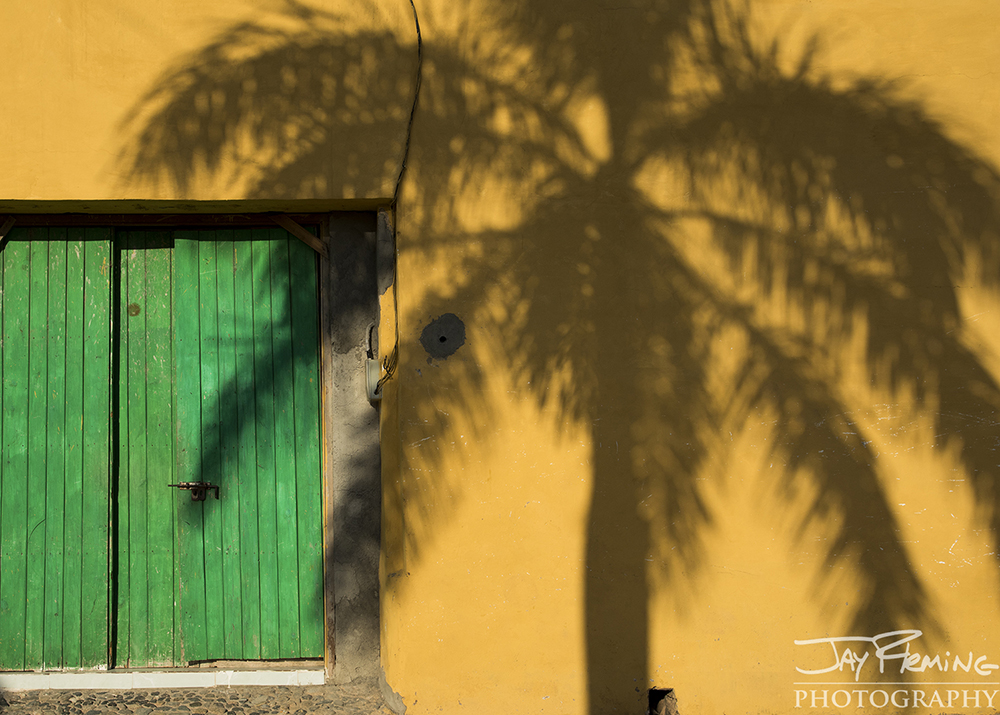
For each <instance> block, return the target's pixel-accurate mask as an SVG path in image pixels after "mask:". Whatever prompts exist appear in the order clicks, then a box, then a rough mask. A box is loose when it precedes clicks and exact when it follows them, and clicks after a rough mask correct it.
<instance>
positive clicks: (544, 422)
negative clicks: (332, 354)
mask: <svg viewBox="0 0 1000 715" xmlns="http://www.w3.org/2000/svg"><path fill="white" fill-rule="evenodd" d="M154 5H155V6H154ZM307 6H308V7H313V8H318V9H319V11H320V12H319V13H318V14H314V15H309V14H308V13H306V14H304V15H299V16H294V15H293V14H292V13H286V14H283V12H282V9H281V6H274V7H273V8H272V7H268V8H266V11H262V10H261V8H260V7H258V5H257V4H256V3H251V2H240V1H237V0H223V1H221V2H218V3H213V4H212V5H211V6H206V5H204V4H203V3H201V4H199V3H193V2H185V1H182V0H170V1H168V2H159V3H156V4H153V3H133V4H131V5H130V6H129V7H128V8H127V9H123V8H120V7H119V6H118V4H115V3H112V2H111V1H110V0H93V1H92V2H91V3H88V4H87V6H86V7H83V6H82V5H81V6H79V7H77V6H73V7H70V4H69V3H61V2H57V0H48V1H47V2H40V3H33V4H31V5H30V6H17V5H11V6H10V7H5V8H4V9H3V10H0V13H2V17H0V19H2V20H3V24H4V27H7V28H10V30H9V36H10V38H11V57H16V58H18V62H17V63H14V64H15V67H16V71H13V72H10V73H7V74H6V75H5V76H3V77H0V88H3V90H4V96H6V97H10V98H12V99H13V101H14V102H15V103H16V106H18V108H19V111H17V112H10V113H4V115H3V116H2V117H0V136H4V137H8V139H7V140H6V141H7V144H8V146H9V149H8V150H7V151H6V152H5V171H4V172H3V173H2V174H0V202H3V204H4V205H5V206H10V207H13V208H18V207H20V208H21V209H22V210H29V209H31V210H45V205H44V204H43V203H41V202H44V201H60V202H70V203H68V204H66V203H62V204H59V206H60V207H66V206H70V207H73V206H76V207H78V208H84V207H85V208H87V209H88V210H93V211H100V210H101V208H100V207H101V204H100V203H99V201H100V200H117V201H122V202H124V204H123V205H124V206H127V207H128V210H142V209H143V207H144V204H143V202H145V201H149V200H162V201H167V202H177V204H178V205H180V204H181V203H182V202H184V201H192V202H193V201H197V200H234V201H243V200H252V201H258V202H265V201H266V202H278V203H272V204H268V206H269V207H271V208H273V207H275V206H277V207H280V206H282V205H283V204H281V203H280V202H282V201H293V200H299V199H301V200H310V201H317V202H319V203H320V205H328V206H330V207H344V206H345V205H350V204H349V203H347V204H345V202H350V201H352V200H359V199H364V200H368V201H378V200H380V199H381V200H388V199H390V198H391V197H392V196H393V195H394V192H395V188H396V187H395V180H396V177H397V175H398V172H399V169H400V161H401V157H402V155H403V153H404V150H405V147H406V143H405V139H406V131H407V120H408V117H409V111H410V107H411V101H412V90H413V80H414V76H415V65H416V46H415V33H414V27H413V25H412V15H411V12H410V6H409V3H408V2H402V1H400V2H393V3H381V4H380V5H379V7H378V9H377V11H376V10H374V9H369V8H368V7H367V6H359V5H358V4H357V3H346V2H345V3H339V2H336V1H335V0H329V1H328V2H323V1H321V0H316V1H315V2H313V3H309V4H307ZM416 7H417V10H418V14H419V16H420V21H421V29H422V31H423V40H424V44H423V60H424V62H423V66H422V79H423V86H422V91H421V96H420V101H419V104H418V106H417V111H416V114H415V118H414V123H413V129H412V135H411V137H410V142H409V147H408V152H409V153H408V168H407V172H406V175H405V180H404V182H403V185H402V187H401V191H400V193H399V204H398V205H397V207H396V214H395V220H396V228H397V230H398V234H397V248H398V258H399V262H398V264H397V266H396V273H395V279H396V280H395V283H394V285H393V286H392V287H391V288H389V289H387V290H386V291H385V292H384V294H383V295H382V298H381V305H382V308H383V324H382V326H381V329H380V331H379V345H380V357H383V358H385V357H388V356H389V355H390V354H391V352H392V346H393V345H394V342H395V338H396V335H397V330H396V323H395V321H396V320H397V317H398V321H399V322H398V335H399V340H400V343H399V352H398V361H397V362H393V361H391V360H390V361H388V362H387V365H392V366H394V375H393V377H392V379H390V380H389V381H388V382H387V383H386V385H385V389H384V398H383V401H382V403H381V410H382V412H381V420H382V435H381V439H382V464H383V494H382V507H383V513H382V527H383V532H382V554H381V558H382V583H381V598H382V610H381V627H382V643H381V646H382V653H381V659H382V665H383V667H384V669H385V677H386V681H387V684H388V687H389V688H391V689H392V690H394V691H395V692H396V693H398V695H399V697H400V699H401V700H400V701H401V703H402V704H405V705H406V707H407V712H408V713H418V714H419V713H423V712H438V711H444V712H451V711H459V710H461V709H464V708H471V709H475V710H476V711H477V712H484V713H491V712H496V713H500V712H504V713H507V712H512V711H513V712H560V713H562V712H568V713H583V712H588V711H590V712H595V713H596V712H605V711H613V710H617V711H623V712H629V711H630V712H640V711H641V709H642V708H643V707H644V706H645V697H646V695H645V694H646V690H647V689H648V688H650V687H653V686H655V687H660V688H675V689H676V694H677V698H678V703H679V707H680V711H681V712H682V713H699V712H704V713H712V712H721V711H725V712H769V711H776V710H777V711H792V710H801V711H802V712H809V711H823V710H827V709H830V708H833V707H844V705H843V703H842V701H843V699H844V697H845V696H844V693H847V694H849V695H850V697H851V698H852V709H856V710H857V711H859V712H866V711H868V712H878V711H882V710H883V709H884V708H883V707H882V706H881V705H880V702H881V698H882V697H883V696H882V695H881V694H879V693H881V692H882V691H883V690H884V692H885V697H886V698H889V699H892V698H895V700H892V706H894V707H902V704H901V699H903V698H906V699H907V706H910V705H916V706H917V707H918V708H920V707H922V706H924V705H926V707H927V708H928V709H930V710H932V711H935V712H937V711H962V712H980V711H983V712H985V711H987V710H989V709H990V707H993V708H995V707H996V703H997V702H998V701H997V698H1000V695H995V696H993V698H994V699H993V703H992V706H991V705H990V703H988V702H987V700H986V695H983V694H982V693H988V694H992V693H993V692H994V690H991V689H990V686H989V685H986V683H992V682H995V681H997V680H998V678H997V677H996V672H997V671H992V670H989V669H987V670H985V671H983V672H985V673H986V675H982V674H981V673H978V672H975V671H974V670H972V671H971V672H969V673H966V672H965V671H964V670H960V671H959V679H958V680H956V674H955V670H954V665H955V662H954V658H955V657H956V655H957V656H961V658H962V659H965V660H963V661H962V662H963V663H965V662H967V660H968V658H969V657H970V656H969V654H970V653H971V654H972V656H974V660H975V659H978V658H980V657H983V658H985V659H984V660H982V661H981V664H992V663H1000V634H998V633H997V629H996V624H997V623H998V622H1000V608H998V604H997V597H996V594H997V587H998V578H997V577H998V569H997V559H996V555H995V554H996V550H997V549H996V531H997V529H998V523H1000V520H998V518H997V514H998V513H1000V505H998V504H997V501H996V494H997V493H1000V489H998V487H997V481H996V480H997V471H996V470H997V467H996V458H995V449H996V446H997V425H996V418H995V410H996V408H997V407H998V406H1000V398H998V390H997V387H996V384H997V380H998V370H1000V360H998V356H1000V344H998V342H997V339H996V336H997V335H1000V331H998V329H997V328H998V323H1000V315H998V313H997V308H998V306H997V302H996V293H995V289H996V283H997V281H996V265H995V263H994V262H993V261H994V260H995V256H994V255H991V254H993V253H995V251H996V248H997V246H996V244H997V242H998V240H1000V239H998V236H1000V230H998V224H1000V219H998V209H997V195H998V190H997V184H998V181H997V175H996V167H997V164H998V161H1000V134H998V132H997V131H996V127H997V126H1000V85H998V84H997V83H996V82H995V81H994V79H993V77H994V73H995V71H996V67H997V66H998V65H1000V46H998V45H997V43H996V42H995V35H996V32H995V28H996V26H997V23H998V21H1000V8H998V7H997V6H996V4H995V3H992V2H989V1H988V0H960V1H958V2H951V3H940V2H933V1H931V0H910V1H908V2H905V3H903V2H899V1H898V0H873V1H872V2H868V3H865V4H864V5H863V6H860V5H859V4H858V3H855V2H847V1H846V0H814V1H813V2H806V1H805V0H780V1H779V0H771V1H767V0H751V2H749V3H748V7H749V12H750V13H751V16H750V19H749V21H748V22H747V23H746V25H745V26H744V25H743V24H741V23H742V19H741V17H740V16H739V15H738V14H737V15H734V16H730V17H722V16H720V15H718V14H716V15H714V16H713V15H712V14H711V13H710V12H709V11H710V9H711V8H715V9H716V10H717V9H718V8H719V7H720V4H712V5H710V4H709V3H708V2H703V1H701V0H692V1H689V2H654V1H652V0H650V2H639V1H638V0H637V1H636V2H635V3H628V2H626V3H621V2H616V3H604V2H596V1H595V2H590V3H568V2H559V1H553V0H548V1H547V2H544V3H543V2H528V1H527V0H519V1H515V2H511V1H510V0H505V2H502V3H501V2H489V1H486V0H484V1H482V2H475V1H474V0H469V1H468V2H457V3H456V2H454V1H453V0H449V1H447V2H445V0H427V1H426V2H420V1H418V2H416ZM713 17H714V19H715V20H717V21H718V24H717V25H714V26H713V25H711V24H709V23H708V20H710V19H713ZM241 23H242V24H241ZM227 33H228V34H227ZM813 37H815V38H816V40H817V41H818V42H817V45H816V46H817V47H818V50H817V51H816V52H815V53H813V51H812V49H811V47H812V44H811V43H812V38H813ZM216 40H218V42H216ZM213 43H214V44H213ZM772 47H773V48H774V52H773V53H772V52H771V48H772ZM51 48H55V49H54V51H53V50H52V49H51ZM668 53H673V54H668ZM247 108H250V109H247ZM255 112H259V114H255ZM54 159H55V160H54ZM74 201H75V202H94V203H76V204H74V203H73V202H74ZM16 202H24V203H16ZM116 205H122V204H116ZM257 205H258V206H263V205H264V204H262V203H261V204H257ZM288 205H291V204H288ZM216 206H217V205H216ZM189 208H190V210H192V211H198V210H218V209H217V208H212V209H209V208H208V207H207V206H203V205H201V206H200V205H198V204H190V205H189ZM968 246H972V247H973V248H974V250H971V251H968V252H966V253H964V254H963V253H962V250H963V247H968ZM959 256H961V258H959ZM975 263H978V266H975V265H973V264H975ZM334 270H335V267H334ZM397 307H398V316H397V315H396V308H397ZM449 313H450V314H453V315H456V316H460V318H461V320H462V322H463V324H464V326H465V343H464V345H463V346H462V347H461V349H460V350H459V351H457V352H455V353H454V354H452V355H450V356H449V357H448V358H447V359H446V360H442V359H437V360H432V361H431V364H428V361H427V358H428V355H427V352H426V351H425V349H424V347H423V346H422V345H421V343H420V337H421V334H422V332H423V330H424V328H425V327H426V326H427V325H428V324H429V323H430V322H431V321H433V320H434V319H435V318H437V317H439V316H441V315H444V314H449ZM4 429H5V430H6V427H5V428H4ZM4 434H6V432H5V433H4ZM3 439H6V437H3ZM2 508H3V507H2V505H0V509H2ZM340 587H341V588H344V589H349V588H350V584H342V585H341V586H340ZM896 629H899V630H905V629H911V630H912V629H919V630H921V631H922V632H923V634H922V635H921V637H920V638H919V639H918V640H916V641H913V642H911V645H910V647H911V651H912V652H919V653H920V654H921V656H923V655H929V656H930V657H929V659H928V661H929V663H930V662H932V661H933V658H934V656H935V655H936V654H941V657H942V658H946V660H947V662H948V663H949V670H948V671H947V672H944V671H943V670H940V669H939V668H937V667H936V666H930V667H929V668H927V669H925V670H924V671H923V672H920V673H909V674H907V677H906V678H901V679H900V682H907V683H913V687H910V686H909V685H907V686H898V687H897V686H885V688H879V687H875V686H871V687H868V686H865V687H861V686H855V685H854V682H853V680H852V677H853V675H852V673H851V664H850V663H845V665H844V666H843V670H834V671H832V672H830V673H827V674H825V675H819V674H817V675H808V674H803V673H800V672H798V671H796V668H800V669H802V670H810V669H812V670H816V669H822V668H824V667H827V666H829V665H830V662H829V658H830V656H829V653H831V652H832V651H831V650H830V649H829V644H823V643H820V644H808V643H806V644H800V645H796V640H799V641H802V640H815V639H822V638H830V637H836V636H858V637H864V638H874V637H876V636H878V635H879V634H881V633H885V632H888V631H892V630H896ZM880 642H884V641H880ZM864 645H865V643H864V642H863V641H858V642H856V643H855V645H854V648H853V649H852V652H854V650H856V651H858V653H859V655H863V654H862V652H861V651H862V650H864V649H863V648H862V647H861V646H864ZM899 647H900V648H902V647H905V646H899ZM817 648H818V649H819V650H817ZM839 652H842V651H839ZM866 652H868V653H869V655H868V657H867V659H866V663H865V665H864V666H862V676H863V677H862V678H861V679H862V680H863V679H864V678H870V679H873V680H878V678H874V677H872V676H874V675H875V671H876V670H877V665H876V656H875V655H874V649H873V648H869V649H868V651H866ZM946 653H947V654H949V655H948V656H945V654H946ZM938 663H942V661H940V660H939V661H938ZM893 664H894V665H895V666H896V668H897V671H898V666H899V662H898V661H894V663H893ZM890 665H892V664H890ZM854 667H855V668H856V667H857V665H856V664H855V666H854ZM917 667H919V665H917ZM962 667H963V668H964V667H965V666H964V665H963V666H962ZM991 674H992V675H991ZM886 675H888V673H886ZM911 679H912V680H911ZM824 680H828V681H837V682H849V683H850V685H844V686H843V687H841V686H838V685H831V686H827V685H818V684H815V683H816V682H817V681H819V682H824ZM938 682H942V683H953V682H969V683H972V684H971V685H955V686H949V685H935V684H934V683H938ZM799 683H806V684H805V685H800V684H799ZM920 683H924V685H919V684H920ZM980 684H981V685H982V686H983V687H979V685H980ZM996 688H1000V686H996ZM996 688H994V689H996ZM855 689H859V690H862V691H864V692H862V694H861V695H860V696H859V695H855V694H854V693H853V691H854V690H855ZM814 691H815V693H814ZM918 692H919V696H918V695H916V693H918ZM801 693H805V695H801ZM899 693H902V694H899ZM953 693H955V694H954V695H953ZM977 694H979V697H978V698H977V697H976V696H977ZM814 695H815V698H814ZM873 695H874V699H873ZM859 697H860V698H862V700H863V703H862V707H860V708H857V707H854V706H855V704H856V703H855V701H854V699H856V698H859ZM824 698H825V700H824ZM918 700H919V702H918ZM885 707H886V708H888V707H890V706H889V705H886V706H885Z"/></svg>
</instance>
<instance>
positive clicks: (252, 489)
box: [233, 230, 261, 658]
mask: <svg viewBox="0 0 1000 715" xmlns="http://www.w3.org/2000/svg"><path fill="white" fill-rule="evenodd" d="M251 238H252V234H251V232H250V231H249V230H246V231H241V232H240V233H239V240H237V241H236V242H235V261H236V265H235V274H234V279H235V285H234V293H235V305H234V315H233V326H234V331H235V344H236V368H235V369H236V375H238V376H239V380H240V389H239V390H238V391H237V394H236V409H237V420H238V426H237V434H238V442H237V445H236V449H237V461H238V483H239V486H238V489H239V517H240V522H239V523H240V544H241V548H240V576H241V582H242V588H241V594H240V595H241V598H240V601H241V603H242V610H243V647H242V651H243V656H242V657H243V658H260V657H261V631H260V628H261V600H260V559H259V534H258V529H257V515H258V508H257V472H258V467H257V464H258V460H257V399H256V391H255V389H254V349H255V343H254V264H253V244H252V242H251V240H250V239H251Z"/></svg>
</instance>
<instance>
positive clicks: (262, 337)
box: [252, 229, 281, 658]
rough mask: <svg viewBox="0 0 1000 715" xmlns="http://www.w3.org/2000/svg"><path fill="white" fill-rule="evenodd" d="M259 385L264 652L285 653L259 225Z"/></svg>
mask: <svg viewBox="0 0 1000 715" xmlns="http://www.w3.org/2000/svg"><path fill="white" fill-rule="evenodd" d="M253 237H254V239H255V240H254V242H253V248H252V251H253V291H254V294H253V300H254V323H253V341H254V374H253V381H254V389H255V391H256V408H257V413H256V423H257V425H256V426H257V528H258V538H259V541H258V549H259V553H260V610H261V625H260V630H261V657H262V658H279V657H281V656H280V653H281V651H280V646H279V635H278V619H277V618H275V617H274V614H276V613H278V609H279V602H278V554H277V548H276V544H277V524H276V522H275V516H276V509H275V454H274V402H275V400H274V363H273V355H272V349H273V348H272V346H273V343H272V336H271V272H270V265H269V264H270V257H271V247H270V244H269V240H268V239H269V238H270V234H269V232H268V231H267V230H266V229H261V230H254V231H253Z"/></svg>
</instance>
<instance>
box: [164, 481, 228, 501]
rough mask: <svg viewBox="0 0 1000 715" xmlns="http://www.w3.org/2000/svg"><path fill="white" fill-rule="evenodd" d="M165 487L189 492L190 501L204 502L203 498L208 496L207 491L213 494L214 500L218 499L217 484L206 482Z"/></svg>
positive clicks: (183, 483) (182, 483)
mask: <svg viewBox="0 0 1000 715" xmlns="http://www.w3.org/2000/svg"><path fill="white" fill-rule="evenodd" d="M167 486H168V487H177V488H178V489H188V490H190V491H191V501H205V497H206V496H208V490H209V489H211V490H212V491H213V492H215V498H216V499H218V498H219V485H218V484H209V483H208V482H181V483H180V484H168V485H167Z"/></svg>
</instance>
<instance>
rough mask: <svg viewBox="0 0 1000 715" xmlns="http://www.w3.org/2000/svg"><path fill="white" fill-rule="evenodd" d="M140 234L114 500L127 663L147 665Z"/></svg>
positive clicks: (134, 254) (130, 277) (132, 244)
mask: <svg viewBox="0 0 1000 715" xmlns="http://www.w3.org/2000/svg"><path fill="white" fill-rule="evenodd" d="M145 244H146V235H145V232H142V231H135V232H130V233H129V240H128V244H127V245H128V254H127V258H128V263H129V270H128V274H127V278H126V283H125V292H126V294H127V300H125V301H123V302H125V317H124V318H123V319H122V323H121V327H120V330H121V331H122V334H123V345H122V353H123V354H124V355H126V356H127V364H126V366H125V367H126V370H125V373H126V375H127V384H128V387H127V393H126V394H127V395H128V405H127V410H126V411H125V414H127V416H128V418H127V419H128V425H129V431H128V433H126V434H127V437H125V438H124V439H125V441H127V442H128V462H127V463H123V465H122V466H123V467H125V468H126V469H127V471H128V489H127V490H123V489H121V488H120V487H119V498H120V499H126V500H127V502H128V504H127V509H128V517H129V519H128V531H127V532H126V533H127V535H128V548H129V598H128V609H129V624H130V630H129V650H128V656H129V664H130V665H132V666H134V667H141V666H143V665H146V664H147V663H148V660H147V656H148V653H149V613H148V604H147V601H148V598H149V592H148V584H149V569H148V553H149V547H150V543H149V540H148V532H147V529H148V526H149V523H148V521H147V518H146V516H147V511H148V499H147V492H148V491H149V489H150V488H151V485H150V484H149V473H148V470H147V464H148V457H147V453H146V441H147V439H148V435H149V426H148V425H147V424H146V408H147V394H146V352H147V350H146V333H147V327H146V314H147V311H148V307H149V306H148V301H147V295H146V276H147V265H146V259H147V256H148V251H147V249H146V245H145Z"/></svg>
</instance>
